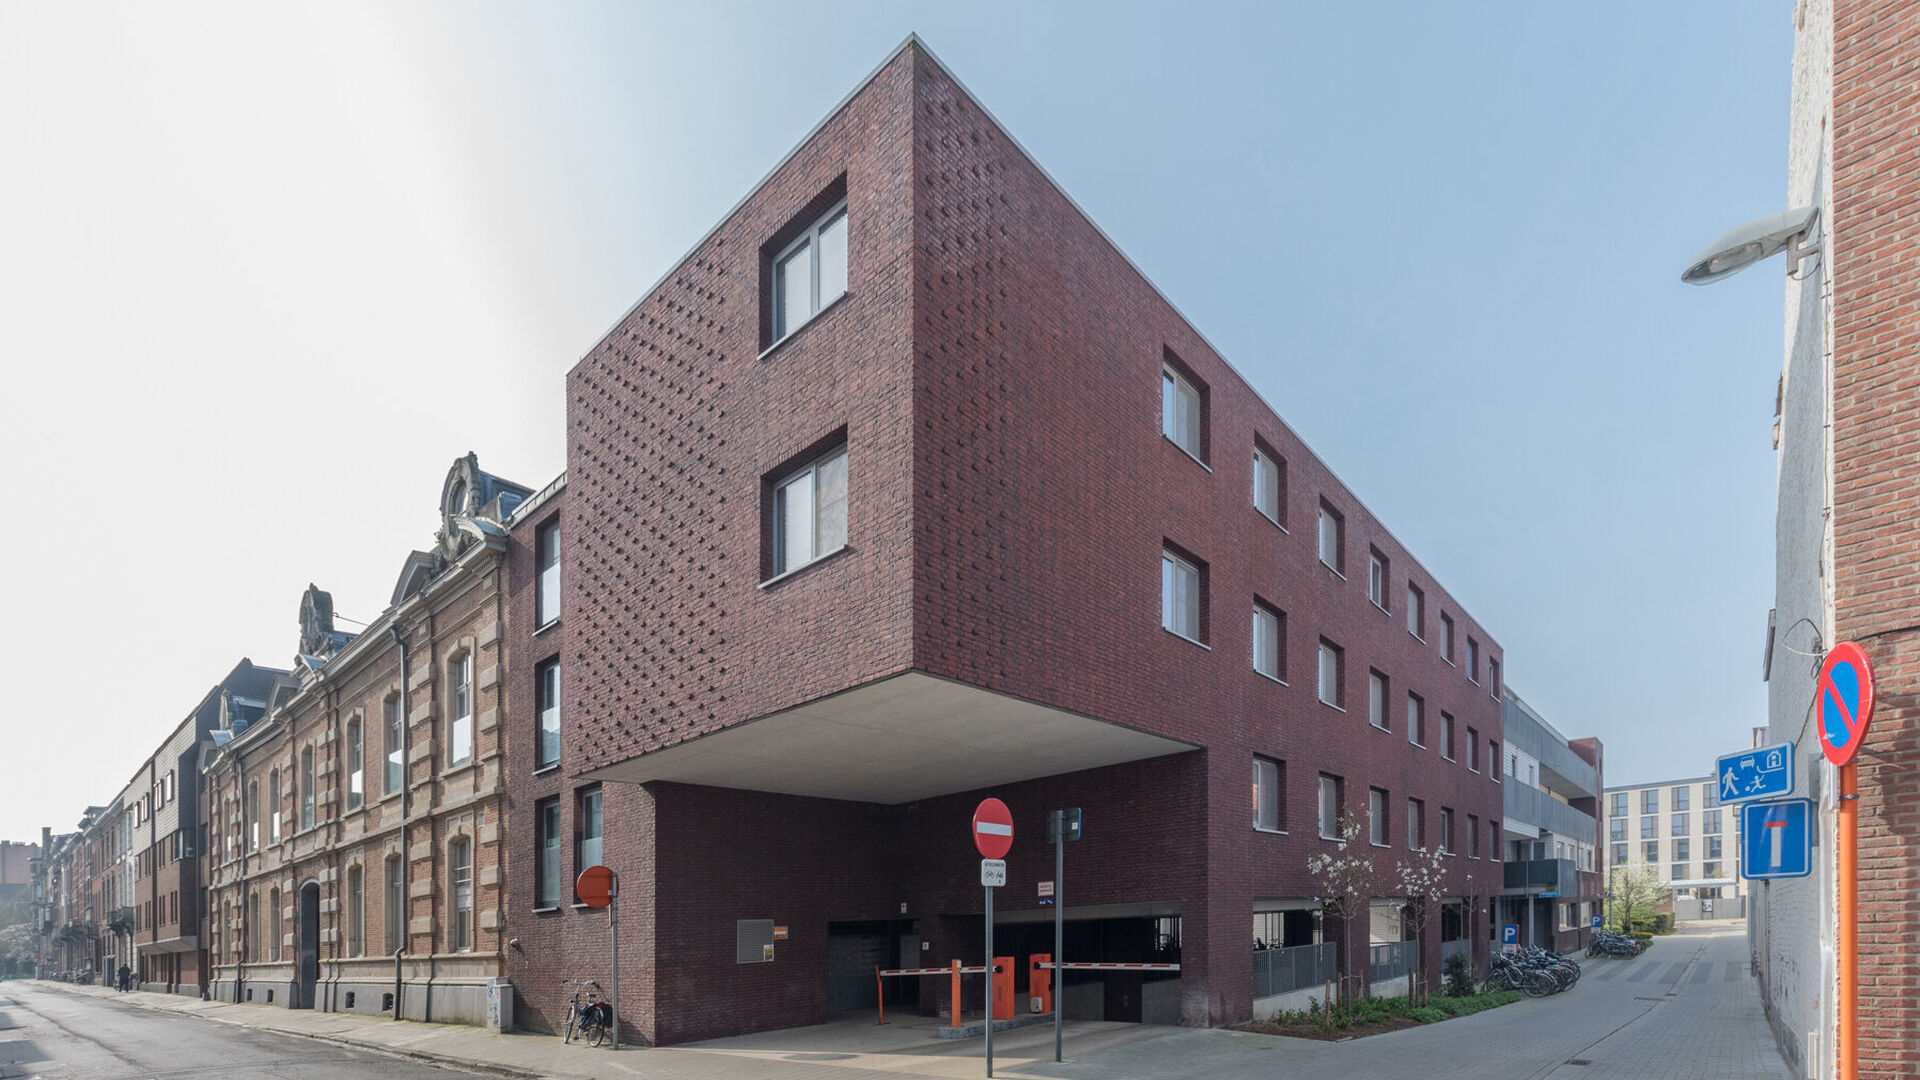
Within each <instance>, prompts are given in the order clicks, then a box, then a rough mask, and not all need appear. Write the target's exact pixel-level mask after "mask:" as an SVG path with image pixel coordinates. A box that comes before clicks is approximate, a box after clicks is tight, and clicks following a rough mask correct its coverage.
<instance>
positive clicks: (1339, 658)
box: [1319, 638, 1346, 709]
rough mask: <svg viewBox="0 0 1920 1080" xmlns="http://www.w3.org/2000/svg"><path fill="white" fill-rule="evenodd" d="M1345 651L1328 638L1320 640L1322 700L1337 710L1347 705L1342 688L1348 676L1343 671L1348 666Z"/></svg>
mask: <svg viewBox="0 0 1920 1080" xmlns="http://www.w3.org/2000/svg"><path fill="white" fill-rule="evenodd" d="M1345 651H1346V650H1344V649H1342V648H1340V646H1338V645H1335V644H1334V643H1333V642H1331V641H1328V640H1327V639H1326V638H1321V639H1320V680H1319V684H1320V700H1321V701H1322V702H1325V703H1326V704H1328V705H1331V706H1333V707H1334V708H1336V709H1338V708H1342V707H1344V706H1345V704H1346V695H1345V694H1343V693H1342V692H1341V687H1340V684H1341V682H1342V681H1343V679H1342V676H1344V675H1345V674H1346V673H1345V672H1344V671H1343V670H1342V668H1344V667H1345V666H1346V657H1345V655H1344V653H1345Z"/></svg>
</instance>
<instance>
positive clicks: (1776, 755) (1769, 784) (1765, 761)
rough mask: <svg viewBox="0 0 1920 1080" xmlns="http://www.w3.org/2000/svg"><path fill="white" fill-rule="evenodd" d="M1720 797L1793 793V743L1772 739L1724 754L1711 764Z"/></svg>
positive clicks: (1726, 800) (1739, 798) (1769, 796)
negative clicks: (1758, 745)
mask: <svg viewBox="0 0 1920 1080" xmlns="http://www.w3.org/2000/svg"><path fill="white" fill-rule="evenodd" d="M1714 775H1715V776H1716V777H1717V778H1718V781H1719V785H1720V801H1721V802H1723V803H1730V802H1744V801H1745V800H1747V799H1778V798H1780V797H1781V796H1783V795H1791V794H1793V744H1792V743H1790V742H1783V743H1775V744H1774V745H1772V746H1763V747H1761V748H1759V749H1758V750H1748V751H1746V752H1745V753H1740V754H1728V755H1727V756H1726V757H1723V758H1721V759H1720V761H1719V763H1718V764H1717V765H1716V766H1715V767H1714Z"/></svg>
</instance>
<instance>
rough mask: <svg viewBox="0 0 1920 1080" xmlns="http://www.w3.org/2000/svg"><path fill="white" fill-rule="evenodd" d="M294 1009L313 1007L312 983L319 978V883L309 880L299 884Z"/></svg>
mask: <svg viewBox="0 0 1920 1080" xmlns="http://www.w3.org/2000/svg"><path fill="white" fill-rule="evenodd" d="M294 977H295V979H296V980H297V981H298V984H299V999H298V1000H297V1001H295V1002H294V1005H293V1007H294V1008H296V1009H311V1008H313V985H314V983H316V982H318V981H319V979H320V883H319V882H317V881H309V882H307V883H306V884H305V885H302V886H300V970H299V971H298V972H297V973H296V974H295V976H294Z"/></svg>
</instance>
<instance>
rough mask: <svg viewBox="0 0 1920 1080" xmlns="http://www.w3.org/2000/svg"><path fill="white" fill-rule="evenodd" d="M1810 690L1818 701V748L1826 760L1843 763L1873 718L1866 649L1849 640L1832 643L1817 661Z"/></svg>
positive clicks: (1871, 685) (1848, 758) (1871, 689)
mask: <svg viewBox="0 0 1920 1080" xmlns="http://www.w3.org/2000/svg"><path fill="white" fill-rule="evenodd" d="M1814 693H1815V694H1817V695H1819V701H1820V723H1819V725H1818V727H1817V730H1818V731H1819V732H1820V749H1821V751H1823V752H1824V753H1825V754H1826V755H1827V760H1828V761H1831V762H1833V763H1834V764H1835V765H1845V764H1846V763H1847V762H1849V761H1851V760H1853V755H1854V753H1855V752H1856V751H1858V750H1859V749H1860V744H1861V743H1862V742H1864V741H1866V737H1867V721H1869V720H1871V719H1872V718H1873V665H1872V664H1870V663H1868V662H1867V654H1866V651H1865V650H1864V649H1862V648H1860V646H1858V645H1855V644H1854V643H1853V642H1851V641H1843V642H1841V643H1840V644H1838V645H1835V646H1834V647H1833V651H1832V652H1830V653H1828V654H1827V659H1826V662H1825V663H1823V664H1821V665H1820V680H1819V682H1817V683H1815V684H1814Z"/></svg>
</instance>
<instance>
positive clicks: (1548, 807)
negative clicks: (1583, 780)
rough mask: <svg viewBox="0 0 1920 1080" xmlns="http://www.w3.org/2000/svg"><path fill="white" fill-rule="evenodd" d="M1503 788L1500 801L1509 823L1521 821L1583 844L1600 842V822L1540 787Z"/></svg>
mask: <svg viewBox="0 0 1920 1080" xmlns="http://www.w3.org/2000/svg"><path fill="white" fill-rule="evenodd" d="M1506 788H1507V790H1506V792H1505V795H1504V796H1503V798H1504V802H1505V806H1506V814H1507V820H1508V821H1509V822H1521V821H1524V822H1526V823H1527V824H1528V825H1534V826H1537V827H1539V828H1542V829H1548V830H1551V831H1552V832H1553V833H1555V834H1556V835H1559V836H1564V837H1568V838H1569V839H1573V840H1578V841H1580V842H1581V843H1583V844H1593V843H1597V842H1598V841H1599V839H1600V826H1599V823H1598V822H1596V821H1594V819H1593V818H1591V817H1588V816H1587V815H1586V814H1583V813H1581V812H1580V811H1578V810H1575V809H1574V808H1573V807H1571V806H1568V805H1567V804H1566V803H1563V802H1561V801H1560V800H1559V799H1556V798H1554V797H1553V796H1551V795H1549V794H1547V793H1546V792H1544V791H1541V790H1540V789H1539V788H1530V787H1527V786H1526V785H1525V784H1516V783H1512V782H1509V783H1508V784H1507V785H1506Z"/></svg>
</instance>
